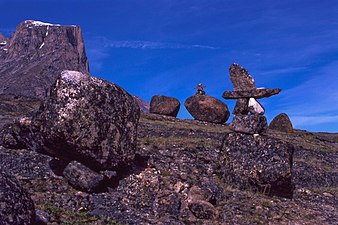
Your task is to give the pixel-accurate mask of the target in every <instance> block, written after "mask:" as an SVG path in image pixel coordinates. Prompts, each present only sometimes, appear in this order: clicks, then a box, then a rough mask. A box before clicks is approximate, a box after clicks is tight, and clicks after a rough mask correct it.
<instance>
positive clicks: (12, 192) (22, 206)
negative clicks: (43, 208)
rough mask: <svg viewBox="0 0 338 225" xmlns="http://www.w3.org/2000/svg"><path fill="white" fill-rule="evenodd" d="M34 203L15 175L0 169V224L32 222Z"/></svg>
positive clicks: (33, 218) (23, 224)
mask: <svg viewBox="0 0 338 225" xmlns="http://www.w3.org/2000/svg"><path fill="white" fill-rule="evenodd" d="M34 220H35V208H34V203H33V201H32V199H31V198H30V196H29V195H28V193H27V192H26V191H25V190H24V189H23V188H22V187H21V185H20V184H19V182H18V181H17V180H16V179H15V177H13V176H11V175H9V174H7V173H5V172H3V171H0V224H22V225H25V224H33V222H34Z"/></svg>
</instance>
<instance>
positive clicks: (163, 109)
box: [149, 95, 181, 117]
mask: <svg viewBox="0 0 338 225" xmlns="http://www.w3.org/2000/svg"><path fill="white" fill-rule="evenodd" d="M180 105H181V104H180V102H179V101H178V100H177V99H176V98H172V97H167V96H163V95H155V96H153V97H152V98H151V101H150V110H149V111H150V113H155V114H160V115H166V116H173V117H176V116H177V114H178V111H179V110H180Z"/></svg>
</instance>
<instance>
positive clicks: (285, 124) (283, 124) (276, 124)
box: [269, 113, 293, 133]
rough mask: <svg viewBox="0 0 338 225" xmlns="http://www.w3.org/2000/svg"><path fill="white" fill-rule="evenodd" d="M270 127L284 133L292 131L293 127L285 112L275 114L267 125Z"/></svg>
mask: <svg viewBox="0 0 338 225" xmlns="http://www.w3.org/2000/svg"><path fill="white" fill-rule="evenodd" d="M269 128H270V129H273V130H278V131H282V132H286V133H292V132H293V127H292V123H291V120H290V118H289V117H288V115H286V114H285V113H281V114H279V115H278V116H276V117H275V118H274V119H273V120H272V121H271V123H270V125H269Z"/></svg>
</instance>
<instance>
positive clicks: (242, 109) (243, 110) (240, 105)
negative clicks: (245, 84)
mask: <svg viewBox="0 0 338 225" xmlns="http://www.w3.org/2000/svg"><path fill="white" fill-rule="evenodd" d="M248 113H249V99H248V98H239V99H237V101H236V105H235V108H234V110H233V111H232V114H234V115H247V114H248Z"/></svg>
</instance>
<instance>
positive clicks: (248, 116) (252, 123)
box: [223, 63, 281, 134]
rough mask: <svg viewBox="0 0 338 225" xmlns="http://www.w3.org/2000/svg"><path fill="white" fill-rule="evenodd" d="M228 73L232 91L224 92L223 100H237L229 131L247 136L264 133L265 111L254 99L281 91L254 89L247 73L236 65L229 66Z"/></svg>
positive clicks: (253, 84) (265, 125) (276, 89)
mask: <svg viewBox="0 0 338 225" xmlns="http://www.w3.org/2000/svg"><path fill="white" fill-rule="evenodd" d="M229 73H230V80H231V82H232V84H233V86H234V91H225V92H224V93H223V98H225V99H237V102H236V105H235V108H234V111H233V112H232V114H234V119H233V120H232V122H231V123H230V129H232V130H233V131H237V132H241V133H247V134H260V133H262V132H264V131H265V130H266V129H267V127H268V124H267V120H266V117H265V116H264V112H265V110H264V108H263V106H262V105H261V104H260V103H259V102H258V101H257V100H256V99H258V98H267V97H270V96H272V95H276V94H278V93H279V92H280V91H281V89H280V88H275V89H267V88H256V86H255V81H254V79H253V78H252V77H251V76H250V74H249V73H248V71H246V70H245V69H244V68H243V67H241V66H239V65H238V64H236V63H234V64H232V65H231V66H230V68H229Z"/></svg>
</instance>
